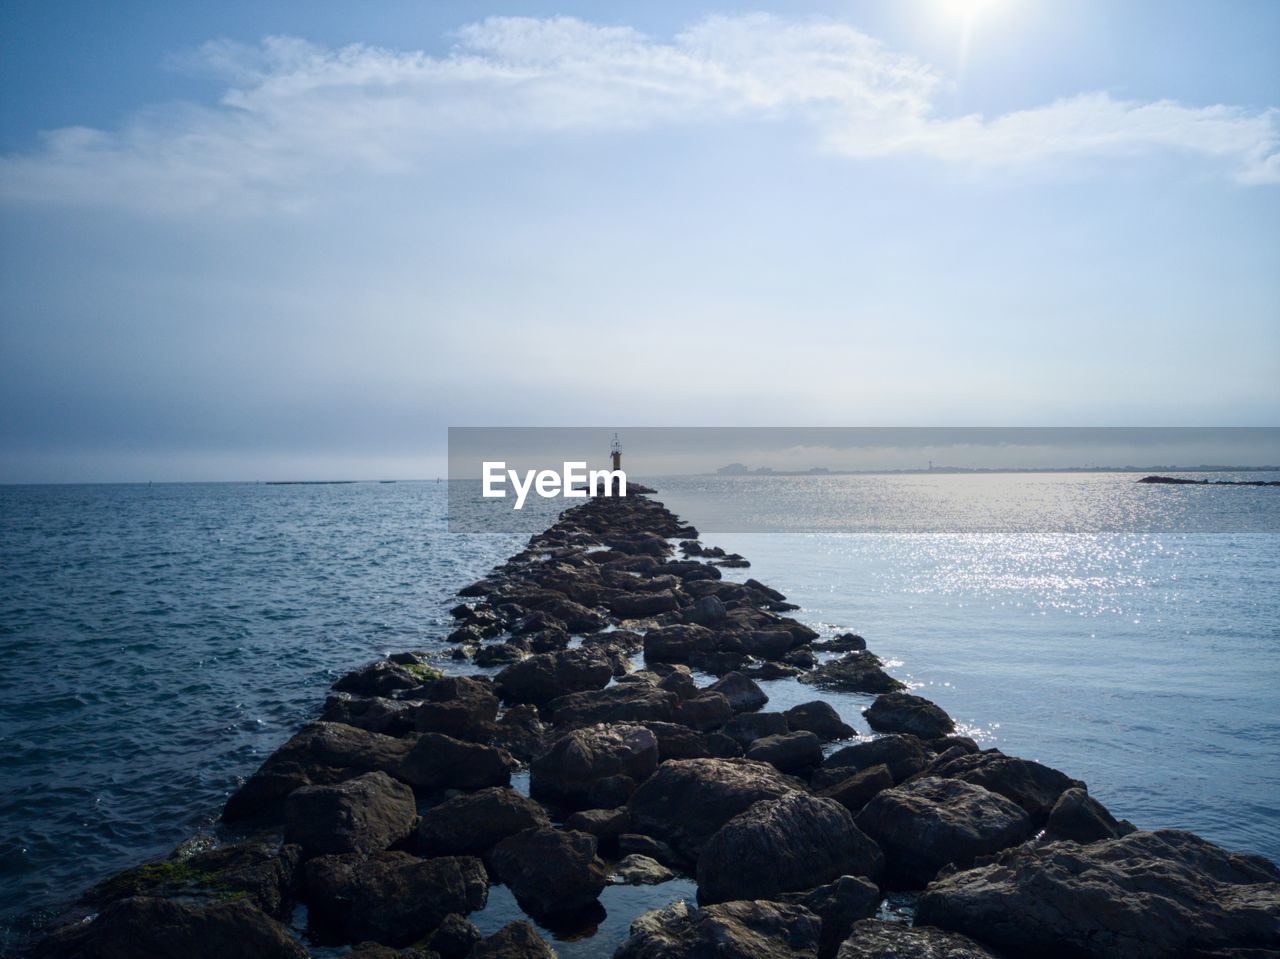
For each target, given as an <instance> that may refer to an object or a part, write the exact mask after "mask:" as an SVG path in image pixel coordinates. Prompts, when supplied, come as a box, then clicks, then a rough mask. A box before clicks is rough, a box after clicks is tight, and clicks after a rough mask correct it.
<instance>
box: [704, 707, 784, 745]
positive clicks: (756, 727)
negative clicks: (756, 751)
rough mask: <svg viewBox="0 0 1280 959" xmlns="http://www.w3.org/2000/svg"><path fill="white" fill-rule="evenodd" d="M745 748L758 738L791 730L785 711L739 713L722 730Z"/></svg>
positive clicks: (779, 734)
mask: <svg viewBox="0 0 1280 959" xmlns="http://www.w3.org/2000/svg"><path fill="white" fill-rule="evenodd" d="M720 731H721V732H722V733H724V734H725V735H726V736H729V737H730V738H732V739H733V740H735V741H736V742H737V743H738V745H740V746H741V747H742V748H743V749H744V750H745V749H746V748H748V747H749V746H750V745H751V744H752V743H753V742H755V741H756V740H757V739H763V738H764V737H765V736H781V735H782V734H783V733H787V732H790V731H791V727H790V725H789V724H788V722H787V717H786V714H785V713H739V714H738V715H737V716H734V717H733V719H731V720H729V722H727V723H725V724H724V727H723V728H722V729H721V730H720Z"/></svg>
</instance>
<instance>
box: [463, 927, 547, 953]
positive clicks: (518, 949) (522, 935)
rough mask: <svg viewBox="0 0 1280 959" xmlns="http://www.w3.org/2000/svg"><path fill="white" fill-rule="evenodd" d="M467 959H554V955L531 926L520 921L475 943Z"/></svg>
mask: <svg viewBox="0 0 1280 959" xmlns="http://www.w3.org/2000/svg"><path fill="white" fill-rule="evenodd" d="M467 959H556V953H555V950H554V949H552V948H551V947H550V946H548V945H547V944H546V942H545V941H543V939H542V937H541V936H539V935H538V932H537V930H536V929H534V928H533V926H532V925H530V924H529V923H528V922H526V921H525V920H523V919H520V920H518V921H516V922H509V923H507V924H506V925H505V926H503V927H502V928H501V929H499V930H498V931H497V932H495V933H494V934H493V935H492V936H486V937H485V938H484V939H481V940H480V941H479V942H477V943H476V944H475V946H473V947H472V949H471V954H470V955H469V956H468V957H467Z"/></svg>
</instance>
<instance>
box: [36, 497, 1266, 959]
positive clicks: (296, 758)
mask: <svg viewBox="0 0 1280 959" xmlns="http://www.w3.org/2000/svg"><path fill="white" fill-rule="evenodd" d="M672 541H683V542H681V546H680V548H679V551H678V553H677V551H676V550H674V549H673V547H672ZM745 565H747V563H746V560H744V559H743V558H742V557H737V556H725V555H724V554H723V552H722V551H720V550H718V549H715V548H707V547H705V546H703V545H701V544H700V543H699V542H698V541H697V531H696V530H694V529H692V528H691V527H689V526H687V525H685V524H683V523H682V522H681V521H680V520H679V519H678V518H677V517H676V516H674V515H673V514H671V513H670V512H669V511H668V510H666V509H665V508H664V507H663V506H662V505H661V504H660V503H657V502H655V501H653V500H651V499H649V498H648V497H646V496H638V495H632V496H629V497H627V498H625V499H597V500H592V501H590V502H588V503H585V504H583V505H581V506H578V507H575V508H573V509H571V510H568V511H566V512H565V514H563V516H562V517H561V519H560V520H559V521H558V522H557V523H556V524H555V525H554V526H552V527H551V528H550V529H548V530H547V531H545V532H543V533H541V534H539V535H537V536H535V537H533V539H532V540H531V541H530V543H529V546H528V548H527V549H525V550H524V551H523V552H522V553H520V554H519V555H517V556H514V557H513V558H512V559H510V560H509V561H508V562H507V563H505V564H503V565H502V566H500V567H498V568H496V569H495V570H493V572H492V573H491V574H490V575H489V576H488V577H487V578H486V579H484V580H482V581H481V582H478V583H475V584H472V585H470V586H468V587H466V588H465V589H463V590H462V591H461V596H462V597H463V598H464V599H465V600H466V601H465V602H464V603H462V604H460V605H459V606H457V607H456V608H455V609H454V610H453V611H452V612H453V615H454V617H455V618H456V620H457V623H458V625H457V629H456V630H455V631H454V632H453V633H452V634H451V635H450V636H449V642H450V644H451V649H450V651H449V652H448V653H447V654H446V655H447V656H449V657H451V661H452V666H451V668H449V669H448V672H449V673H452V675H444V674H443V673H442V672H441V671H440V670H438V669H437V668H436V665H438V663H439V658H438V657H439V654H438V653H431V654H428V653H414V652H406V653H402V654H398V655H393V656H391V657H389V658H388V659H385V660H380V661H378V662H374V663H371V664H369V665H367V666H365V667H363V668H361V669H358V670H356V671H355V672H353V673H351V674H350V675H348V676H345V677H343V678H342V679H341V680H339V681H338V682H337V683H335V684H334V692H333V695H332V696H331V697H330V698H329V699H328V701H327V702H326V703H325V706H324V711H323V714H322V716H321V719H320V720H319V721H317V722H315V723H312V724H310V725H308V726H306V727H305V728H304V729H302V730H301V731H299V732H298V733H297V734H296V735H295V736H294V737H293V738H292V739H290V740H289V741H288V742H287V743H285V744H284V745H283V746H282V747H280V749H279V750H277V751H276V752H275V753H274V754H273V755H272V756H271V757H270V758H269V759H267V761H266V762H265V763H263V765H262V767H261V768H260V769H259V770H258V771H257V772H256V773H255V774H254V775H253V776H252V777H251V778H250V779H249V780H248V781H246V782H245V783H244V785H243V786H242V787H241V788H240V789H239V790H238V791H237V792H236V793H235V794H234V795H233V796H232V797H231V798H230V800H229V801H228V802H227V805H226V808H225V810H224V812H223V820H224V828H223V834H222V835H220V836H219V837H217V838H207V837H206V838H200V839H197V840H193V841H192V842H190V843H188V844H185V845H184V846H183V847H180V848H179V849H178V850H175V852H174V854H173V855H172V856H171V857H170V858H169V859H167V860H165V861H163V862H156V863H149V864H146V865H143V866H140V867H137V868H135V869H132V870H128V871H126V872H124V873H121V874H119V875H117V876H114V877H112V878H111V879H109V880H107V881H105V882H103V883H101V884H99V885H98V886H96V887H94V888H93V889H91V890H90V891H89V892H88V893H86V894H85V896H84V897H83V899H82V900H81V902H80V904H79V905H78V907H77V909H76V910H74V911H73V913H72V914H71V915H69V916H68V917H67V919H68V921H67V922H66V924H64V925H63V926H61V927H60V928H59V929H57V930H56V931H54V932H53V933H52V934H51V935H49V936H48V937H47V938H46V939H44V940H43V941H42V942H41V943H39V944H38V945H37V947H36V952H37V954H38V955H40V956H43V957H103V959H105V957H126V956H140V957H143V956H144V957H175V959H203V957H211V959H212V957H240V956H244V957H259V959H274V957H281V959H284V957H289V959H296V957H303V956H307V955H308V954H309V953H308V948H310V949H311V950H313V951H314V953H316V954H323V955H341V954H344V950H349V951H346V952H345V954H347V955H351V956H353V957H360V959H386V957H395V956H414V957H423V959H425V957H431V956H439V957H442V959H463V957H471V959H482V957H507V959H535V957H546V956H552V955H555V953H554V951H553V949H552V947H551V946H550V945H549V944H548V943H547V942H546V941H545V940H544V938H543V937H542V935H541V934H540V933H539V930H538V925H541V926H542V927H543V928H556V929H558V930H570V931H572V932H574V933H575V934H576V935H577V936H579V937H581V936H590V934H591V931H592V929H593V928H594V926H595V924H596V923H598V922H599V921H600V916H601V913H602V912H603V910H602V908H601V906H600V903H599V898H600V896H601V893H602V892H603V891H604V890H605V889H606V888H607V887H608V886H610V885H611V884H615V885H616V884H635V885H646V884H655V885H657V886H659V887H660V886H661V884H663V883H667V882H671V881H673V879H676V878H677V877H684V879H685V880H686V881H688V880H696V883H697V898H698V902H697V903H696V904H695V903H686V902H684V901H676V902H673V903H671V904H670V905H669V906H667V907H666V908H664V909H660V910H657V911H652V912H648V913H645V914H643V915H640V916H637V917H636V918H635V921H634V922H633V923H632V925H631V935H630V937H629V938H628V939H627V940H626V941H625V942H623V943H622V944H621V945H620V946H618V947H617V949H616V952H615V953H614V954H615V955H616V956H617V957H619V959H684V957H688V959H694V957H711V956H715V957H720V959H736V957H741V959H772V957H779V959H781V957H808V959H830V957H835V956H839V957H841V959H864V957H898V959H906V957H949V959H964V957H992V956H1004V957H1006V959H1014V957H1021V956H1081V957H1097V959H1113V957H1119V959H1125V957H1196V956H1201V957H1208V956H1213V957H1221V959H1226V957H1236V959H1246V957H1247V959H1254V957H1260V956H1265V955H1280V871H1278V870H1277V869H1276V867H1275V866H1274V865H1273V864H1272V863H1270V862H1268V861H1266V860H1264V859H1262V858H1261V857H1256V856H1249V855H1240V854H1234V853H1229V852H1226V851H1224V850H1222V849H1220V848H1218V847H1216V846H1213V845H1212V844H1210V843H1208V842H1205V841H1204V840H1202V839H1199V838H1198V837H1196V836H1193V835H1191V834H1189V833H1185V832H1179V831H1174V830H1161V831H1156V832H1139V831H1136V830H1135V829H1134V827H1133V826H1132V825H1130V824H1128V823H1127V822H1125V821H1123V820H1117V819H1116V818H1114V817H1113V816H1112V815H1111V814H1110V813H1109V812H1108V811H1107V810H1106V809H1104V808H1103V807H1102V806H1101V804H1099V803H1098V802H1097V801H1096V800H1094V799H1093V798H1091V797H1090V795H1089V793H1088V790H1087V788H1086V786H1085V784H1084V783H1081V782H1079V781H1076V780H1073V779H1071V778H1070V777H1068V776H1067V775H1065V774H1063V773H1061V772H1059V771H1057V770H1055V769H1052V768H1049V767H1047V766H1044V765H1041V764H1040V763H1036V762H1031V761H1029V760H1023V759H1018V758H1016V757H1012V756H1007V755H1004V754H1003V753H1001V752H999V751H998V750H985V751H984V750H980V749H979V748H978V746H977V745H976V744H975V743H974V742H973V740H971V739H968V738H965V737H962V736H957V735H955V734H954V725H953V723H952V721H951V719H950V717H949V716H947V714H946V713H945V712H944V711H943V710H942V709H940V708H939V707H938V706H937V705H935V704H933V703H931V702H929V701H928V700H925V699H922V698H920V697H918V696H914V695H911V694H910V693H908V692H906V691H905V690H904V689H903V687H902V684H901V683H899V682H898V681H897V680H895V679H893V678H892V677H891V676H890V675H888V674H887V673H886V672H885V671H884V670H883V668H882V664H881V662H880V660H879V659H878V658H877V657H876V656H875V655H874V653H872V652H870V651H868V650H867V648H866V644H865V643H864V642H863V640H862V639H861V638H860V637H858V636H856V635H854V634H851V633H846V634H842V635H839V636H836V637H833V638H826V639H823V638H821V637H820V636H819V634H818V633H816V632H815V631H814V630H812V629H810V628H809V627H807V626H805V625H804V624H802V623H800V622H798V621H796V620H795V619H793V618H791V617H789V616H788V615H787V613H788V612H791V611H792V610H793V609H794V607H792V606H790V605H789V604H788V603H787V602H786V597H785V596H784V595H783V594H781V593H780V592H778V591H777V590H775V589H772V588H770V587H768V586H766V585H764V584H762V583H759V582H756V581H755V580H753V579H748V580H747V581H746V582H745V583H732V582H728V581H726V580H724V579H722V578H721V572H720V569H721V567H722V566H731V567H734V566H736V567H741V566H745ZM472 664H474V666H473V665H472ZM475 667H481V668H492V667H501V668H500V671H498V672H497V673H496V675H487V674H482V673H479V672H478V671H477V670H476V669H475ZM636 667H641V668H636ZM466 672H470V673H471V675H465V674H463V673H466ZM708 674H709V675H710V676H714V677H718V678H717V679H716V680H715V681H714V682H710V683H707V684H706V685H703V686H700V685H699V683H698V680H697V678H695V675H696V676H701V677H704V678H705V677H706V676H707V675H708ZM783 676H793V677H797V678H798V679H799V680H800V682H803V683H806V684H810V685H812V686H813V687H814V689H815V697H814V699H813V701H812V702H808V703H804V704H801V705H797V706H794V707H792V708H791V709H788V710H786V711H770V710H768V708H767V707H768V696H767V695H766V694H765V692H764V691H763V690H762V689H761V687H760V685H759V682H760V681H767V680H771V679H776V678H779V677H783ZM823 689H843V690H853V691H858V692H865V693H871V694H878V695H877V696H876V699H875V701H874V702H873V703H872V705H871V706H870V707H869V708H868V709H867V710H865V711H864V719H865V721H866V723H867V724H868V725H869V726H870V727H871V729H872V730H874V731H875V732H876V733H877V734H878V735H876V736H875V737H874V738H871V737H858V736H856V735H855V733H854V730H853V728H852V727H851V726H850V725H849V724H848V723H847V722H846V721H845V719H844V718H842V717H841V716H839V715H838V714H837V712H836V710H835V709H833V708H832V707H831V706H830V705H829V704H828V703H826V702H824V701H823V700H822V698H821V696H820V692H821V690H823ZM848 718H853V717H848ZM526 770H527V777H528V794H527V795H526V794H525V793H524V792H522V791H520V790H518V789H515V788H513V787H512V785H511V784H512V776H513V773H514V774H516V775H517V777H522V776H523V774H524V772H525V771H526ZM493 883H501V884H502V885H503V886H505V887H506V888H507V889H508V890H510V892H511V893H512V894H513V895H514V897H515V900H516V902H517V903H518V904H519V906H520V908H521V909H522V910H524V912H525V913H527V914H528V916H529V917H531V918H532V919H533V920H535V922H536V923H537V924H538V925H535V924H534V923H532V922H529V921H527V920H519V921H515V922H511V923H509V924H508V925H506V926H505V927H503V928H502V929H500V930H498V931H497V932H495V933H493V934H491V935H489V936H487V937H482V936H481V935H480V933H479V931H478V930H477V928H476V927H475V926H474V925H473V924H472V923H470V922H469V921H468V920H467V918H466V917H467V916H468V915H469V914H471V913H474V912H476V911H477V910H480V909H482V908H483V907H484V906H485V903H486V901H487V898H488V896H489V889H490V885H491V884H493ZM904 890H905V891H911V892H913V893H917V894H918V908H917V911H916V916H915V925H914V926H909V925H906V924H903V923H898V922H888V921H882V920H879V919H876V918H874V917H876V916H877V915H879V914H880V906H881V903H882V900H883V899H884V896H885V894H886V893H890V892H899V891H904ZM300 926H301V927H303V929H302V931H304V933H305V934H304V935H302V936H299V935H298V933H299V931H300V929H299V927H300ZM304 941H305V942H306V943H308V944H309V946H305V945H303V942H304ZM587 941H590V940H587ZM610 952H613V945H612V944H610V945H608V946H605V947H602V950H601V951H600V952H597V953H595V954H598V955H608V954H610Z"/></svg>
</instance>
